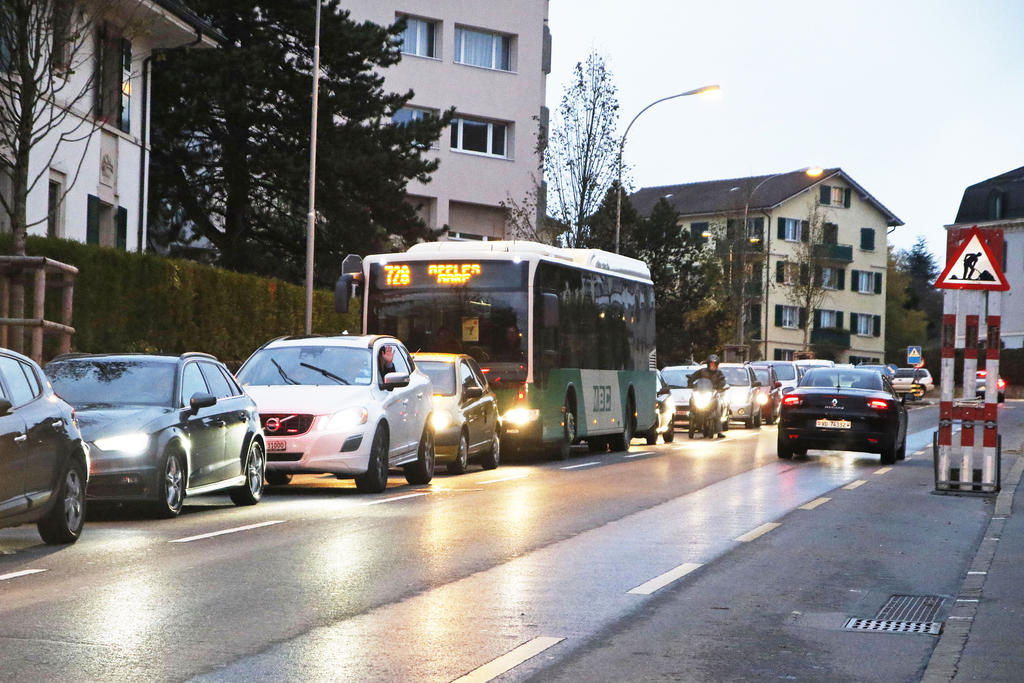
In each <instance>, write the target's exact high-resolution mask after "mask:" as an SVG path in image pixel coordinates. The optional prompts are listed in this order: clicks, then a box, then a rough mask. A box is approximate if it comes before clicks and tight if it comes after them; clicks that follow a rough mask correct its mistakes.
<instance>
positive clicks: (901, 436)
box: [778, 368, 907, 465]
mask: <svg viewBox="0 0 1024 683" xmlns="http://www.w3.org/2000/svg"><path fill="white" fill-rule="evenodd" d="M811 448H820V449H826V450H843V451H862V452H867V453H879V454H880V455H881V460H882V463H883V464H886V465H891V464H892V463H894V462H895V461H897V460H903V459H904V458H905V457H906V453H907V410H906V408H905V407H904V405H903V399H901V398H900V397H898V396H897V395H896V391H895V390H894V389H893V387H892V384H890V383H889V380H887V379H885V378H884V377H882V375H881V373H879V372H877V371H875V370H859V369H856V368H854V369H835V368H813V369H811V370H808V371H807V374H805V375H804V377H803V379H802V380H801V381H800V386H799V387H797V388H796V389H795V390H793V391H791V392H790V393H788V394H786V396H785V397H784V398H783V399H782V412H781V413H780V415H779V435H778V455H779V457H780V458H785V459H789V458H792V457H793V456H794V455H805V454H806V453H807V450H808V449H811Z"/></svg>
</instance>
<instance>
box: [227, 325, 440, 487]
mask: <svg viewBox="0 0 1024 683" xmlns="http://www.w3.org/2000/svg"><path fill="white" fill-rule="evenodd" d="M389 356H390V357H391V358H390V360H387V358H388V357H389ZM238 381H239V382H241V383H242V386H243V387H245V389H246V391H247V392H248V393H249V395H251V396H252V397H253V398H254V399H255V400H256V404H257V405H258V406H259V413H260V421H261V422H262V424H263V429H264V432H265V433H266V436H267V482H268V483H270V484H277V485H280V484H287V483H288V482H289V481H291V479H292V475H293V474H296V473H300V472H306V473H325V472H326V473H328V474H333V475H335V476H336V477H338V478H339V479H349V478H354V479H355V482H356V488H357V489H358V490H359V491H362V492H366V493H379V492H380V491H383V490H384V489H385V488H386V487H387V484H388V471H389V470H390V469H391V468H393V467H401V468H402V471H403V472H404V473H405V478H406V481H408V482H409V483H410V484H426V483H428V482H429V481H430V480H431V479H432V478H433V476H434V457H435V453H434V430H433V427H432V423H431V413H432V412H433V398H432V394H433V389H432V386H431V383H430V378H429V377H427V375H425V374H424V373H422V372H421V371H419V370H418V369H417V368H416V363H415V362H414V361H413V359H412V358H411V357H410V355H409V351H408V349H406V348H405V345H404V344H402V342H400V341H399V340H398V339H396V338H395V337H390V336H385V335H363V336H349V335H342V336H337V337H315V336H314V337H281V338H279V339H274V340H271V341H269V342H267V343H266V344H264V345H263V346H261V347H260V348H259V349H257V350H256V351H255V352H254V353H253V354H252V355H251V356H250V357H249V359H248V360H246V361H245V363H244V364H243V365H242V367H241V368H240V369H239V371H238Z"/></svg>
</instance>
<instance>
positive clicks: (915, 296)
mask: <svg viewBox="0 0 1024 683" xmlns="http://www.w3.org/2000/svg"><path fill="white" fill-rule="evenodd" d="M897 265H898V266H899V269H900V271H901V272H903V273H905V274H906V276H907V285H906V286H907V308H908V309H909V310H915V311H924V313H925V315H926V317H927V320H928V330H927V337H926V338H927V339H938V335H939V327H940V325H941V324H942V294H941V293H940V292H939V290H937V289H935V279H936V278H937V277H938V276H939V273H940V272H941V271H940V269H939V266H938V264H937V263H936V262H935V257H934V256H932V253H931V252H930V251H929V250H928V242H927V241H926V240H925V238H924V237H918V238H917V241H915V242H914V246H913V247H911V248H910V250H909V251H905V252H903V253H902V254H901V255H900V257H899V258H898V259H897Z"/></svg>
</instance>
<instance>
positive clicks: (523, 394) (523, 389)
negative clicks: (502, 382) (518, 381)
mask: <svg viewBox="0 0 1024 683" xmlns="http://www.w3.org/2000/svg"><path fill="white" fill-rule="evenodd" d="M516 400H517V401H525V400H526V385H525V384H524V385H523V386H521V387H519V391H518V392H517V393H516Z"/></svg>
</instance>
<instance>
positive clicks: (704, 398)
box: [690, 391, 711, 410]
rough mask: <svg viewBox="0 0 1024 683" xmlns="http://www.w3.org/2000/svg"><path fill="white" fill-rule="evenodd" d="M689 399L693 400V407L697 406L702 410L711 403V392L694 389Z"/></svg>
mask: <svg viewBox="0 0 1024 683" xmlns="http://www.w3.org/2000/svg"><path fill="white" fill-rule="evenodd" d="M690 400H691V401H693V405H694V407H695V408H698V409H699V410H704V409H705V408H707V407H708V406H709V405H711V392H708V391H695V392H693V395H692V396H691V397H690Z"/></svg>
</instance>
